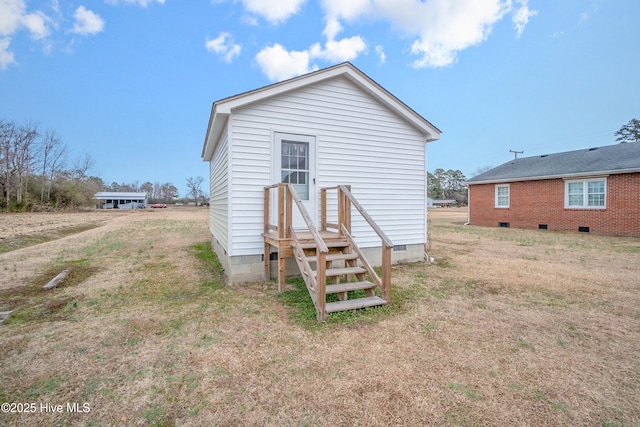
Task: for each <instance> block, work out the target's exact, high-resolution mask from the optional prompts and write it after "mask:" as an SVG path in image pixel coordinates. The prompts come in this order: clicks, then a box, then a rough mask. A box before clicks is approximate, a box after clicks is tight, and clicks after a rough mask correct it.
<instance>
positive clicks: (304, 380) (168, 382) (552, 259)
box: [0, 208, 640, 426]
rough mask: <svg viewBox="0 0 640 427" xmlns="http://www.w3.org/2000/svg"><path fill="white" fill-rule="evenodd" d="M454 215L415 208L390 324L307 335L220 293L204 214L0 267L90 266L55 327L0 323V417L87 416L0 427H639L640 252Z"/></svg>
mask: <svg viewBox="0 0 640 427" xmlns="http://www.w3.org/2000/svg"><path fill="white" fill-rule="evenodd" d="M465 217H466V212H465V211H464V210H454V209H451V210H449V209H441V210H434V211H430V212H429V218H430V220H431V221H432V222H431V225H432V227H431V231H430V236H431V239H432V244H431V250H430V256H432V257H434V259H435V263H433V264H425V263H417V264H411V265H402V266H394V268H393V273H392V281H393V288H394V290H395V291H394V292H395V295H396V296H398V297H400V298H403V300H402V304H403V309H402V310H401V311H398V312H397V314H395V315H391V316H389V315H385V316H378V317H376V316H366V317H365V316H363V317H362V318H361V319H358V318H355V319H352V320H351V321H349V322H348V323H340V322H333V323H330V322H328V323H327V324H321V325H318V326H316V327H313V328H311V327H307V326H304V325H303V324H302V323H301V322H299V321H298V320H297V319H296V317H295V316H293V315H292V314H293V310H294V309H291V308H289V307H288V306H286V305H285V304H284V303H283V302H282V300H281V299H280V298H278V296H277V294H276V289H275V286H274V284H273V283H266V284H265V283H252V284H243V285H234V286H231V287H229V286H224V285H223V284H222V280H221V279H220V277H219V271H218V270H216V267H215V265H214V262H213V260H212V259H211V257H210V256H209V255H208V254H206V252H204V251H206V248H207V244H206V242H207V241H208V230H207V221H208V211H207V210H206V209H196V208H192V209H187V208H185V209H183V210H181V209H167V210H162V211H157V212H156V211H154V212H149V211H147V212H137V213H130V214H129V213H127V214H125V215H120V216H114V217H112V218H110V219H109V220H108V221H106V222H105V223H104V224H102V225H101V226H100V227H98V228H94V229H91V230H87V231H84V232H82V233H78V234H75V235H73V236H66V237H63V238H60V239H58V240H56V241H50V242H46V243H43V244H39V245H36V246H32V247H26V248H22V249H19V250H15V251H11V252H7V253H4V254H0V269H2V272H3V273H5V274H4V275H0V287H2V286H4V288H5V290H6V289H7V288H14V289H16V288H18V287H20V286H28V283H30V282H31V281H32V280H34V277H37V276H39V275H42V274H43V272H45V271H46V269H47V268H49V267H50V266H52V265H53V266H56V265H64V263H65V262H68V261H70V260H80V259H83V260H86V261H84V262H86V263H89V264H90V265H94V266H97V267H99V269H98V270H96V271H95V272H93V273H92V274H91V275H89V276H88V277H86V278H85V279H84V280H83V281H82V282H81V283H78V284H75V285H73V286H66V287H65V286H63V287H61V288H60V289H56V290H54V291H52V292H51V293H49V294H48V297H52V298H59V302H57V303H56V304H57V305H55V306H54V307H52V309H51V310H52V311H51V313H60V314H62V313H64V317H56V315H54V314H51V315H50V317H49V319H48V320H47V321H41V320H34V319H30V318H20V317H17V318H10V319H8V320H7V322H5V324H3V325H0V328H1V331H0V332H1V333H0V348H2V349H3V353H2V354H3V356H2V364H1V365H0V400H1V401H2V402H34V403H37V404H38V405H40V403H42V402H45V403H50V404H56V405H57V404H62V405H66V403H67V402H77V403H79V404H80V405H83V404H85V403H86V404H87V405H88V406H89V408H90V411H88V412H79V411H76V412H73V411H64V412H63V413H52V412H48V413H47V412H43V411H37V412H36V413H29V414H12V413H9V414H0V416H1V417H2V418H0V424H2V425H8V426H18V425H35V426H38V425H42V426H45V425H183V426H189V425H193V426H200V425H260V426H263V425H273V426H276V425H278V426H279V425H314V426H316V425H317V426H324V425H354V426H359V425H361V426H364V425H366V426H387V425H452V426H459V425H600V426H602V425H609V426H626V425H638V424H640V409H639V408H640V358H639V356H638V354H640V282H639V281H638V277H640V266H639V265H638V262H637V260H638V254H639V253H640V239H631V238H607V237H602V236H593V235H578V234H568V233H554V232H542V231H538V230H516V229H488V228H480V227H469V226H464V225H462V224H463V223H464V222H465ZM7 276H10V277H9V278H7ZM11 292H13V291H4V293H2V294H1V295H2V297H1V298H2V300H3V303H4V302H6V301H7V300H10V299H11V298H12V295H11ZM392 303H393V302H392ZM61 304H63V305H61ZM0 305H2V304H0ZM312 315H313V314H312ZM45 317H46V313H45ZM38 408H39V406H38Z"/></svg>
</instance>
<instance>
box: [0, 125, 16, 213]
mask: <svg viewBox="0 0 640 427" xmlns="http://www.w3.org/2000/svg"><path fill="white" fill-rule="evenodd" d="M15 133H16V125H15V123H14V122H10V121H5V120H1V119H0V172H1V173H0V179H1V182H0V183H1V184H2V191H3V196H4V200H5V203H6V205H9V201H10V200H11V192H12V189H11V178H12V176H13V158H14V157H15V151H14V146H13V140H14V138H15Z"/></svg>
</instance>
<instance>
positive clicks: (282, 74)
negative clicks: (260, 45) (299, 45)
mask: <svg viewBox="0 0 640 427" xmlns="http://www.w3.org/2000/svg"><path fill="white" fill-rule="evenodd" d="M256 61H257V62H258V65H259V66H260V68H261V69H262V72H264V73H265V74H266V75H267V77H268V78H269V80H271V81H280V80H285V79H288V78H291V77H295V76H299V75H301V74H305V73H308V72H310V71H313V70H317V69H318V67H317V66H315V65H314V66H312V67H310V66H309V61H310V58H309V52H308V51H306V50H304V51H300V52H298V51H288V50H286V49H285V48H284V47H282V46H281V45H279V44H277V43H276V44H274V45H273V46H269V47H266V48H264V49H262V50H261V51H260V52H259V53H258V54H257V55H256Z"/></svg>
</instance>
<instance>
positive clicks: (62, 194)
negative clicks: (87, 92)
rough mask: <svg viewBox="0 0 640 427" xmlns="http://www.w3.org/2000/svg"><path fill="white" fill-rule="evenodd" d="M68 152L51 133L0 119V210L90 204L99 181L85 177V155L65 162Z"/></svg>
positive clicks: (88, 161) (90, 164)
mask: <svg viewBox="0 0 640 427" xmlns="http://www.w3.org/2000/svg"><path fill="white" fill-rule="evenodd" d="M68 156H69V149H68V147H67V146H66V145H65V144H64V143H63V142H62V139H61V138H60V136H59V135H58V134H57V133H56V132H55V131H53V130H47V131H45V132H40V130H39V129H38V125H37V124H35V123H32V122H27V123H25V124H23V125H18V124H16V123H15V122H14V121H10V120H4V119H0V190H1V192H2V198H1V199H0V209H2V210H10V211H24V210H34V209H36V210H37V209H39V208H43V209H46V208H54V207H55V208H77V207H79V206H84V205H88V204H91V200H92V199H93V196H94V194H95V192H96V191H100V188H101V187H102V180H101V179H100V178H98V177H95V176H91V175H89V171H90V170H91V168H92V167H93V165H94V163H95V162H94V160H93V158H92V157H91V155H89V154H84V155H80V156H78V157H76V158H75V159H74V160H73V161H72V162H69V160H68Z"/></svg>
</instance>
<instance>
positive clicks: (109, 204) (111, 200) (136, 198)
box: [93, 191, 147, 209]
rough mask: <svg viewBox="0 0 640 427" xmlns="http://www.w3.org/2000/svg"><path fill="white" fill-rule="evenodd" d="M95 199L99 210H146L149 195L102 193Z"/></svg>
mask: <svg viewBox="0 0 640 427" xmlns="http://www.w3.org/2000/svg"><path fill="white" fill-rule="evenodd" d="M93 198H94V199H95V200H96V202H97V204H96V207H97V208H98V209H144V208H146V207H147V193H140V192H126V191H100V192H98V193H96V194H95V195H94V196H93Z"/></svg>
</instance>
